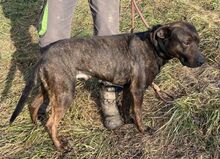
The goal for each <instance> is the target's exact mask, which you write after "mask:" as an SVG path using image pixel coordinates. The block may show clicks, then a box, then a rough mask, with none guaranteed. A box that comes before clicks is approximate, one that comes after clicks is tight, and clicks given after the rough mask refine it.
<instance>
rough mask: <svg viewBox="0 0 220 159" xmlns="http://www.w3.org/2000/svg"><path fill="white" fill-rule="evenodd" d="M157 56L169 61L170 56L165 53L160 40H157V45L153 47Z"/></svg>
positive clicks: (165, 50)
mask: <svg viewBox="0 0 220 159" xmlns="http://www.w3.org/2000/svg"><path fill="white" fill-rule="evenodd" d="M155 48H156V51H157V54H158V56H160V57H162V58H164V59H167V60H169V59H171V56H170V54H169V52H168V51H167V49H166V47H165V46H164V43H163V41H162V39H158V40H157V45H156V46H155Z"/></svg>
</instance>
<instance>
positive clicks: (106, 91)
mask: <svg viewBox="0 0 220 159" xmlns="http://www.w3.org/2000/svg"><path fill="white" fill-rule="evenodd" d="M116 91H118V89H117V87H116V86H112V85H110V86H109V85H108V86H106V85H103V86H102V88H101V108H102V113H103V116H104V126H105V127H106V128H107V129H110V130H112V129H116V128H118V127H120V126H121V125H122V124H123V121H122V118H121V116H120V113H119V110H118V107H117V102H116Z"/></svg>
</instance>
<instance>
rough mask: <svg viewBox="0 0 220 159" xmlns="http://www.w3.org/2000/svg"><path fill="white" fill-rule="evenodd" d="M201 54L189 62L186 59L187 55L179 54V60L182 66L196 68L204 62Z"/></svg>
mask: <svg viewBox="0 0 220 159" xmlns="http://www.w3.org/2000/svg"><path fill="white" fill-rule="evenodd" d="M201 58H203V57H202V56H201V57H199V58H197V60H194V61H195V62H193V63H191V62H189V60H188V59H187V57H185V56H180V58H179V60H180V62H181V63H182V65H183V66H187V67H190V68H196V67H200V66H201V65H202V64H203V63H204V58H203V59H201Z"/></svg>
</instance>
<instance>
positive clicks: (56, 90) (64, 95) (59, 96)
mask: <svg viewBox="0 0 220 159" xmlns="http://www.w3.org/2000/svg"><path fill="white" fill-rule="evenodd" d="M50 89H51V90H53V91H51V93H50V95H49V98H50V102H51V110H52V112H51V115H50V117H49V119H48V121H47V123H46V127H47V129H48V132H49V135H50V137H51V138H52V140H53V143H54V145H55V147H56V148H57V149H58V150H62V149H67V148H68V147H67V145H66V144H65V143H62V142H61V140H60V139H59V138H58V136H57V127H58V124H59V122H60V120H61V119H62V117H63V116H64V114H65V112H66V110H67V109H68V108H69V106H70V105H71V102H72V99H73V96H74V91H75V83H74V84H73V82H72V81H67V80H65V81H56V82H54V83H53V88H50Z"/></svg>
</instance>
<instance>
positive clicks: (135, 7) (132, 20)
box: [131, 0, 150, 33]
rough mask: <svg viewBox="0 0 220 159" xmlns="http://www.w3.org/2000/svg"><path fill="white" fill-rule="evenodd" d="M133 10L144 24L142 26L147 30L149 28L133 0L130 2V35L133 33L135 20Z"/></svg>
mask: <svg viewBox="0 0 220 159" xmlns="http://www.w3.org/2000/svg"><path fill="white" fill-rule="evenodd" d="M135 9H136V11H137V13H138V14H139V15H140V17H141V20H142V22H143V23H144V25H145V26H146V27H147V28H150V26H149V25H148V23H147V22H146V20H145V18H144V16H143V13H142V12H141V10H140V9H139V7H138V6H137V3H136V1H135V0H131V33H133V32H134V20H135Z"/></svg>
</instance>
